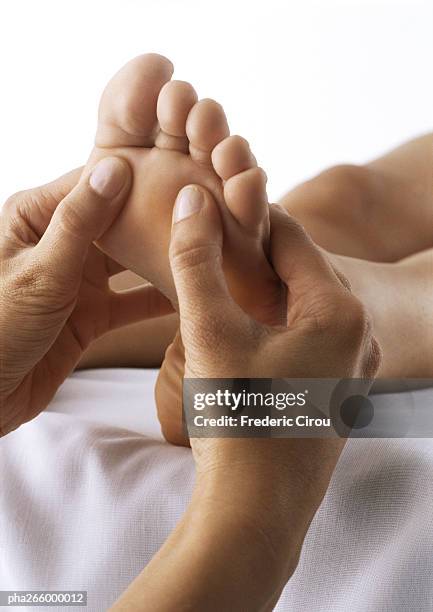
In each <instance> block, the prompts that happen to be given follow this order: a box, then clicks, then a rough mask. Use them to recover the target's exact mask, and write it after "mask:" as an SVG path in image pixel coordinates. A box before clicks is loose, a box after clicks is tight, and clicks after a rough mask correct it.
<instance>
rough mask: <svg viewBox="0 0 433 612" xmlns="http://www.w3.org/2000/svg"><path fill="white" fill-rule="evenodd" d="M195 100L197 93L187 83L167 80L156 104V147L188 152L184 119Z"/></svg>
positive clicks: (185, 119)
mask: <svg viewBox="0 0 433 612" xmlns="http://www.w3.org/2000/svg"><path fill="white" fill-rule="evenodd" d="M196 102H197V94H196V92H195V90H194V88H193V86H192V85H190V84H189V83H186V82H185V81H169V82H168V83H166V84H165V85H164V87H163V88H162V89H161V91H160V94H159V97H158V104H157V117H158V121H159V126H160V128H161V131H160V132H159V134H158V136H157V139H156V145H157V146H158V147H160V148H164V149H172V150H178V151H182V152H184V153H187V152H188V147H189V141H188V138H187V136H186V121H187V118H188V115H189V112H190V110H191V109H192V107H193V106H194V104H195V103H196Z"/></svg>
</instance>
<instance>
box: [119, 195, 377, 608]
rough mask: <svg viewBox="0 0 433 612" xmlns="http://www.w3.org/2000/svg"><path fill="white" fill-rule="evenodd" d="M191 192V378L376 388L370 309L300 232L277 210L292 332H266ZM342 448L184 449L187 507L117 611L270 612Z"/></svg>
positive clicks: (182, 261)
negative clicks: (190, 461) (319, 381)
mask: <svg viewBox="0 0 433 612" xmlns="http://www.w3.org/2000/svg"><path fill="white" fill-rule="evenodd" d="M194 190H196V191H200V192H201V194H202V204H201V207H200V209H199V210H194V211H193V212H191V211H189V212H188V211H187V210H184V211H183V214H184V215H186V216H183V217H181V218H179V217H178V216H176V212H175V223H174V226H173V233H172V241H171V247H170V260H171V267H172V271H173V276H174V281H175V285H176V290H177V296H178V307H179V311H180V328H181V333H182V338H183V341H184V345H185V356H186V375H187V376H188V377H195V378H196V377H198V378H219V377H222V378H223V377H228V376H229V377H233V376H234V377H261V376H269V377H274V378H277V377H296V376H299V375H303V376H306V377H323V376H330V375H335V376H340V375H347V376H354V377H355V376H361V377H367V378H372V377H374V375H375V373H376V371H377V369H378V366H379V351H378V350H377V343H376V342H375V340H374V338H373V337H372V335H371V326H370V325H369V320H368V317H367V315H366V312H365V309H364V308H363V306H362V304H361V303H360V302H359V301H358V300H357V299H356V298H355V297H354V296H353V295H352V294H351V293H350V292H349V291H348V289H347V286H346V284H345V283H343V282H342V279H341V278H340V277H339V276H338V275H337V274H335V271H334V270H333V268H332V267H331V266H330V265H329V263H328V261H327V260H326V259H325V258H324V257H323V256H322V254H321V252H320V251H319V249H318V248H317V247H316V246H315V245H314V244H313V243H312V242H311V240H310V239H309V238H308V237H307V235H306V234H305V232H304V231H303V229H302V228H301V227H300V226H299V225H298V224H297V223H296V222H294V221H293V219H291V218H290V217H289V216H288V215H287V213H285V212H284V211H283V209H278V208H277V207H273V210H272V213H271V223H272V244H271V256H272V261H273V265H274V267H275V270H276V272H277V273H278V275H279V277H280V279H281V280H282V281H283V282H284V285H285V287H287V293H288V295H290V299H287V303H288V306H287V313H286V314H287V317H286V318H287V320H288V321H289V322H290V323H289V325H288V326H287V327H286V326H279V327H272V328H270V327H268V326H266V325H264V324H259V323H257V322H256V321H255V320H254V319H252V318H250V317H249V316H248V315H246V314H245V312H244V311H243V310H242V309H241V308H240V307H239V306H238V305H237V304H236V303H235V301H234V300H233V298H232V297H231V295H230V292H229V289H228V287H227V284H226V280H225V276H224V274H223V271H222V267H221V260H222V244H223V231H222V222H221V218H220V215H219V213H218V208H217V205H216V203H215V201H214V199H213V198H212V196H211V195H210V193H209V192H207V191H206V190H204V189H202V188H199V187H194V188H193V189H192V191H194ZM342 313H345V314H344V316H342ZM348 338H350V339H351V341H350V342H348V341H347V339H348ZM325 356H326V358H324V357H325ZM264 368H265V372H264ZM343 444H344V441H343V440H341V439H338V440H326V441H325V440H314V439H310V440H308V439H303V440H300V439H298V440H295V439H279V440H275V439H268V440H264V439H261V440H257V439H253V438H252V439H220V438H193V439H191V447H192V451H193V456H194V459H195V462H196V471H197V480H196V486H195V491H194V494H193V498H192V501H191V504H190V506H189V508H188V509H187V512H186V513H185V515H184V517H183V518H182V519H181V521H180V523H179V524H178V525H177V527H176V528H175V530H174V531H173V533H172V534H171V535H170V536H169V538H168V540H167V541H166V542H165V544H164V545H163V547H162V548H161V549H160V551H159V552H158V553H157V555H156V556H155V557H154V558H153V559H152V561H151V562H150V564H149V565H148V566H147V567H146V568H145V569H144V570H143V572H142V574H140V575H139V576H138V577H137V578H136V580H135V581H134V582H133V583H132V584H131V586H130V587H129V589H128V590H127V591H126V592H125V593H124V594H123V595H122V597H121V598H120V599H119V601H118V602H117V603H116V604H115V605H114V607H113V610H131V611H132V610H143V609H152V610H155V611H158V612H162V611H169V610H178V609H180V610H183V609H192V610H208V611H209V612H212V611H214V610H215V612H217V611H218V612H219V611H220V610H222V609H223V610H251V611H254V610H257V611H262V610H271V609H273V608H274V605H275V604H276V602H277V601H278V598H279V596H280V594H281V591H282V589H283V588H284V586H285V584H286V582H287V580H288V579H289V578H290V576H291V575H292V573H293V572H294V570H295V568H296V564H297V560H298V558H299V554H300V550H301V546H302V542H303V539H304V537H305V534H306V531H307V529H308V526H309V524H310V522H311V520H312V518H313V516H314V513H315V511H316V510H317V508H318V506H319V504H320V502H321V500H322V498H323V495H324V493H325V491H326V488H327V486H328V484H329V479H330V477H331V474H332V471H333V469H334V467H335V464H336V461H337V459H338V457H339V454H340V452H341V450H342V448H343ZM276 466H278V470H276V469H275V467H276ZM248 474H252V475H253V477H252V478H248V477H247V476H248ZM246 499H247V500H248V503H247V504H245V500H246ZM288 522H289V523H290V529H287V528H285V526H286V525H287V523H288ZM209 551H212V554H209ZM180 575H181V576H182V580H179V576H180ZM251 575H254V581H253V582H252V581H251ZM234 576H235V577H236V579H234Z"/></svg>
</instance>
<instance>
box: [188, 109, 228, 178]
mask: <svg viewBox="0 0 433 612" xmlns="http://www.w3.org/2000/svg"><path fill="white" fill-rule="evenodd" d="M186 133H187V136H188V139H189V151H190V154H191V157H192V158H193V159H194V161H196V162H197V163H199V164H204V165H208V166H210V165H211V164H212V160H211V153H212V150H213V149H214V147H215V146H216V145H217V144H218V143H219V142H221V140H224V138H227V136H228V135H229V133H230V131H229V126H228V123H227V118H226V116H225V113H224V110H223V108H222V106H221V105H220V104H218V102H215V100H209V99H206V100H200V102H197V104H195V105H194V106H193V108H192V109H191V112H190V113H189V115H188V119H187V122H186Z"/></svg>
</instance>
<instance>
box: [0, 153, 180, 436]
mask: <svg viewBox="0 0 433 612" xmlns="http://www.w3.org/2000/svg"><path fill="white" fill-rule="evenodd" d="M80 174H81V170H76V171H73V172H71V173H70V174H67V175H66V176H64V177H62V178H60V179H58V180H56V181H54V182H53V183H51V184H49V185H46V186H44V187H39V188H37V189H32V190H30V191H26V192H23V193H18V194H16V195H15V196H13V197H12V198H10V199H9V200H8V201H7V202H6V204H5V205H4V207H3V209H2V211H1V215H0V223H1V232H0V262H1V280H0V338H1V345H0V351H1V353H0V435H4V434H5V433H8V432H9V431H12V430H13V429H16V428H17V427H18V426H19V425H20V424H22V423H24V422H26V421H28V420H30V419H32V418H33V417H34V416H36V415H37V414H38V413H39V412H40V411H41V410H43V409H44V408H45V407H46V405H47V404H48V402H49V401H50V400H51V398H52V397H53V395H54V394H55V392H56V390H57V388H58V387H59V385H60V384H61V383H62V382H63V380H64V379H65V378H66V376H67V375H68V374H69V373H70V372H71V371H72V370H73V368H74V367H75V365H76V364H77V362H78V360H79V359H80V357H81V355H82V353H83V351H84V349H85V348H86V347H87V346H88V345H89V343H91V342H92V341H93V340H94V339H96V338H97V337H99V336H101V335H102V334H104V333H105V332H107V331H109V330H112V329H114V328H116V327H119V326H122V325H126V324H128V323H132V322H135V321H138V320H141V319H144V318H147V317H151V316H156V315H160V314H166V313H167V312H169V311H170V310H171V307H170V305H169V303H168V301H167V300H166V299H165V298H163V297H162V296H161V294H159V293H158V292H157V291H156V290H154V289H153V288H152V287H150V286H148V287H145V288H142V289H137V290H135V291H132V292H128V293H126V294H116V293H114V292H112V291H110V289H109V285H108V280H109V277H110V276H111V275H112V274H115V273H116V272H119V269H120V268H119V266H118V265H117V264H116V263H115V262H113V261H112V260H110V259H109V258H107V257H106V256H105V255H104V254H103V253H102V252H101V251H100V250H98V248H97V247H96V246H95V245H94V244H93V241H94V240H96V239H97V238H98V237H99V236H100V235H101V234H102V233H103V232H104V231H105V230H106V229H107V228H108V227H109V226H110V225H111V223H112V222H113V220H114V219H115V218H116V216H117V215H118V214H119V212H120V211H121V209H122V206H123V204H124V202H125V200H126V196H127V194H128V192H129V189H130V185H131V172H130V170H129V167H128V165H127V164H126V162H124V161H122V160H120V159H117V158H106V159H105V160H103V161H102V162H100V163H99V164H98V165H97V166H96V167H95V168H94V169H93V172H92V173H91V174H89V173H87V175H85V176H82V177H81V180H80Z"/></svg>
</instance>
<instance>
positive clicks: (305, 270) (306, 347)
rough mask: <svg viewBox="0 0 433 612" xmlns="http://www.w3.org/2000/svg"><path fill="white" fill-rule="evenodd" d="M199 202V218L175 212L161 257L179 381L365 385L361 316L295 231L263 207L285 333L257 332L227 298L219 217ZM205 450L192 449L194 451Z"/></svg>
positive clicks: (368, 347)
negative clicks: (168, 278) (167, 270)
mask: <svg viewBox="0 0 433 612" xmlns="http://www.w3.org/2000/svg"><path fill="white" fill-rule="evenodd" d="M196 189H199V188H196ZM200 192H201V193H202V194H203V199H202V208H201V210H200V211H199V212H196V213H195V214H192V215H190V216H187V217H185V218H183V219H181V218H180V217H179V211H178V212H177V213H176V212H175V223H174V224H173V228H172V240H171V247H170V256H171V266H172V272H173V276H174V280H175V285H176V290H177V295H178V300H179V311H180V319H181V335H182V340H183V344H184V347H185V356H186V366H185V376H186V377H190V378H194V377H195V378H224V377H226V378H236V377H238V378H242V377H247V378H248V377H250V378H254V377H257V378H266V377H269V378H279V377H280V378H284V377H291V378H309V377H311V378H325V377H342V378H344V377H347V378H350V377H360V378H361V377H362V378H373V377H374V375H375V373H376V371H377V367H378V361H379V349H378V345H377V343H376V341H375V339H374V338H373V337H372V335H371V330H370V324H369V320H368V317H367V315H366V312H365V310H364V308H363V306H362V305H361V303H360V302H359V301H358V300H357V299H356V298H355V297H354V296H353V295H352V294H351V293H350V291H349V290H348V288H347V281H345V279H344V278H343V277H342V276H341V275H340V274H339V273H338V272H337V271H335V269H334V268H333V267H331V266H330V264H329V263H328V261H327V260H326V259H325V257H324V255H323V254H322V253H321V252H320V251H319V249H318V248H317V247H316V246H315V245H314V244H313V243H312V241H311V240H310V239H309V238H308V236H307V235H306V233H305V232H304V231H303V229H302V228H301V226H299V224H298V223H296V222H295V221H294V220H293V219H292V218H291V217H290V216H289V215H288V214H287V213H286V212H285V211H284V210H283V209H282V208H280V207H278V206H272V207H271V259H272V262H273V265H274V268H275V270H276V272H277V274H278V275H279V277H280V278H281V279H282V281H283V282H284V284H285V285H286V286H287V326H286V327H284V328H283V327H278V328H275V327H273V328H271V327H267V326H264V325H261V324H258V323H256V322H255V321H254V320H253V319H251V318H250V317H248V316H247V315H246V314H245V313H244V312H243V311H242V310H241V309H240V308H239V307H238V306H237V304H236V303H235V302H234V300H233V299H232V298H231V296H230V294H229V292H228V289H227V285H226V282H225V279H224V275H223V272H222V269H221V259H222V255H221V246H222V230H221V221H220V217H219V214H218V210H217V208H216V207H215V205H214V202H213V200H212V199H211V196H210V195H209V194H208V193H207V192H206V191H205V190H202V189H201V188H200ZM176 214H177V216H176ZM212 443H213V442H212V441H211V440H207V441H202V442H201V443H200V446H198V443H197V442H196V443H195V445H194V450H196V451H197V449H198V448H201V449H202V448H203V447H205V448H206V449H207V448H208V447H211V446H212Z"/></svg>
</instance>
